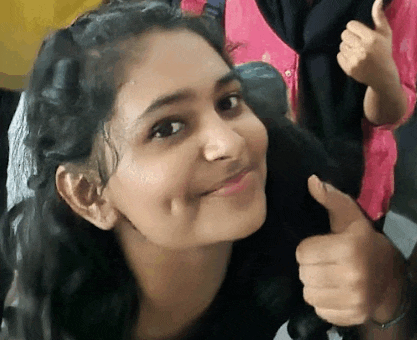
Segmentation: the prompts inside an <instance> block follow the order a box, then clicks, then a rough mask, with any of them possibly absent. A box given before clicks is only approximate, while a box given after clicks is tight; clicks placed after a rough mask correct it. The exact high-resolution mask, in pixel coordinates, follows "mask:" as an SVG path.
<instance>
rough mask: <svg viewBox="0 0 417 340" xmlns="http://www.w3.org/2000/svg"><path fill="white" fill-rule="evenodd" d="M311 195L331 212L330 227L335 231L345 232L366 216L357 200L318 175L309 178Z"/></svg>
mask: <svg viewBox="0 0 417 340" xmlns="http://www.w3.org/2000/svg"><path fill="white" fill-rule="evenodd" d="M308 190H309V192H310V194H311V196H312V197H313V198H314V199H315V200H316V201H317V202H318V203H320V204H321V205H322V206H323V207H324V208H326V209H327V211H328V213H329V220H330V228H331V230H332V232H334V233H342V232H344V231H345V230H346V229H347V228H348V227H349V226H350V225H351V224H352V223H353V222H355V221H357V220H358V219H363V218H365V217H364V215H363V214H362V211H361V210H360V208H359V207H358V205H357V204H356V202H355V201H354V200H353V199H352V198H351V197H350V196H349V195H347V194H345V193H343V192H341V191H340V190H338V189H336V188H335V187H334V186H332V185H331V184H328V183H324V182H322V181H321V180H320V179H319V178H318V177H317V176H316V175H312V176H310V177H309V179H308Z"/></svg>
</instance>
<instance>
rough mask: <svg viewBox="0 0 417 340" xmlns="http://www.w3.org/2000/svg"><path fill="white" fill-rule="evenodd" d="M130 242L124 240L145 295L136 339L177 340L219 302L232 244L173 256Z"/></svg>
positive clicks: (175, 252)
mask: <svg viewBox="0 0 417 340" xmlns="http://www.w3.org/2000/svg"><path fill="white" fill-rule="evenodd" d="M126 237H127V236H126ZM126 237H124V236H123V235H121V241H122V244H123V249H124V251H125V256H126V258H127V261H128V265H129V267H130V268H131V270H132V272H133V274H134V276H135V278H136V281H137V282H138V283H139V289H140V293H141V306H140V311H139V320H138V324H137V331H136V334H137V336H138V338H139V339H141V340H142V339H175V337H176V336H178V335H179V334H181V333H183V332H186V331H187V330H188V329H189V328H190V327H191V326H192V325H193V324H194V323H195V321H196V320H198V319H199V317H201V315H202V314H203V313H204V312H205V311H206V310H207V308H208V307H209V306H210V304H211V302H212V301H213V300H214V298H215V296H216V294H217V292H218V291H219V289H220V287H221V284H222V282H223V280H224V278H225V276H226V271H227V267H228V264H229V259H230V256H231V252H232V242H223V243H218V244H214V245H209V246H204V247H196V248H189V249H181V250H173V249H166V248H160V247H158V246H155V245H152V244H149V243H146V242H143V243H142V242H141V244H135V242H134V241H133V240H132V238H128V239H126ZM139 242H140V241H139Z"/></svg>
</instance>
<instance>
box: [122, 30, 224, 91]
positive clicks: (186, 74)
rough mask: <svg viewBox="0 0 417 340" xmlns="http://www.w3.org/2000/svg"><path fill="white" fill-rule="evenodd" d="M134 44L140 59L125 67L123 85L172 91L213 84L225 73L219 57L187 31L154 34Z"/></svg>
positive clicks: (200, 38) (204, 42)
mask: <svg viewBox="0 0 417 340" xmlns="http://www.w3.org/2000/svg"><path fill="white" fill-rule="evenodd" d="M137 44H138V45H139V46H138V47H139V52H138V54H140V55H138V58H133V59H132V60H131V62H129V63H128V64H127V65H126V66H125V76H124V84H131V85H132V84H133V85H136V87H140V86H141V85H142V87H143V88H144V89H148V90H150V89H159V88H160V87H163V88H164V89H167V90H175V88H177V89H178V88H183V87H190V86H192V85H194V84H195V85H197V84H198V83H199V82H202V81H207V82H210V81H212V82H213V81H215V79H218V78H219V77H221V76H222V75H223V74H224V73H226V72H228V71H229V66H228V65H227V64H226V62H225V61H224V60H223V58H222V56H221V55H220V54H219V53H218V52H217V51H216V50H215V49H214V48H213V47H212V46H210V45H209V43H208V42H207V41H206V40H205V39H204V38H203V37H201V36H199V35H198V34H196V33H193V32H190V31H187V30H176V31H168V32H161V31H155V32H152V33H149V34H147V36H146V37H145V38H144V40H141V41H138V43H137Z"/></svg>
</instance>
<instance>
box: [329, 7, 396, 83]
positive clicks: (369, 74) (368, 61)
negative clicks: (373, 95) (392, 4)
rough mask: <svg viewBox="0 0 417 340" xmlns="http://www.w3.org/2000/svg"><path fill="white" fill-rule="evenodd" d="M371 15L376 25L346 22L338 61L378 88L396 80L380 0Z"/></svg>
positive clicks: (349, 72) (360, 78) (390, 40)
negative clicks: (373, 27)
mask: <svg viewBox="0 0 417 340" xmlns="http://www.w3.org/2000/svg"><path fill="white" fill-rule="evenodd" d="M372 18H373V21H374V24H375V29H371V28H369V27H368V26H366V25H364V24H362V23H361V22H359V21H355V20H352V21H349V22H348V24H347V25H346V29H345V30H344V31H343V33H342V43H341V44H340V52H339V53H338V54H337V61H338V63H339V65H340V67H341V68H342V70H343V71H344V72H345V73H346V74H347V75H349V76H351V77H352V78H353V79H355V80H356V81H358V82H360V83H363V84H365V85H367V86H370V87H372V88H373V89H374V90H376V91H380V90H383V88H384V87H385V86H387V85H389V84H391V83H392V82H393V81H394V82H398V83H399V75H398V71H397V67H396V65H395V62H394V59H393V57H392V31H391V27H390V25H389V23H388V20H387V18H386V17H385V13H384V10H383V0H375V2H374V4H373V6H372Z"/></svg>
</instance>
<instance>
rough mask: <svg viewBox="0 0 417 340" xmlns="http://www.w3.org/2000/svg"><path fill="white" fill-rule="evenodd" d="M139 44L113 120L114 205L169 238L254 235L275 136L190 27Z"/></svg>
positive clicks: (151, 238)
mask: <svg viewBox="0 0 417 340" xmlns="http://www.w3.org/2000/svg"><path fill="white" fill-rule="evenodd" d="M137 47H138V48H137V50H138V51H140V52H138V58H137V59H135V58H131V59H130V62H129V63H128V64H127V65H126V66H125V68H124V71H125V72H124V81H123V82H122V85H121V86H120V90H119V92H118V96H117V99H116V107H115V108H116V110H115V115H114V117H113V118H112V120H111V122H110V131H111V136H113V137H112V138H114V143H115V144H116V147H117V149H119V157H120V159H119V163H118V166H117V168H116V170H115V172H114V173H113V174H112V175H111V177H110V180H109V182H108V185H107V188H106V190H107V193H108V195H109V196H108V197H109V198H110V201H111V204H112V205H113V206H114V207H115V208H116V209H117V210H118V211H119V212H120V213H121V215H122V216H123V217H124V219H125V221H126V222H128V223H131V225H132V226H133V227H134V228H135V229H137V230H138V231H139V233H138V235H142V236H144V237H145V238H146V240H147V241H148V242H152V243H153V244H157V245H159V246H162V247H169V248H185V247H195V246H199V245H207V244H213V243H216V242H221V241H229V240H236V239H240V238H244V237H246V236H248V235H250V234H252V233H253V232H255V231H256V230H257V229H259V227H260V226H261V225H262V223H263V222H264V219H265V215H266V198H265V191H264V188H265V181H266V149H267V142H268V141H267V134H266V130H265V128H264V126H263V124H262V123H261V122H260V121H259V120H258V118H257V117H256V116H255V115H254V113H253V112H252V111H251V110H250V109H249V108H248V107H247V106H246V105H245V103H244V102H243V100H242V98H241V94H240V93H241V85H240V83H239V81H238V80H237V79H236V78H235V77H234V75H233V73H232V72H231V70H230V68H229V67H228V65H227V64H226V63H225V62H224V60H223V59H222V58H221V56H220V55H219V54H218V53H217V52H216V51H215V50H214V49H213V48H212V47H211V46H210V45H209V44H208V43H207V42H206V41H205V40H204V39H203V38H202V37H200V36H198V35H196V34H194V33H191V32H189V31H186V30H180V31H175V32H152V33H149V34H148V35H147V36H146V37H144V38H142V39H141V41H140V45H139V44H138V45H137ZM139 47H140V48H139ZM134 50H135V49H134ZM139 56H140V58H139ZM116 228H117V227H116Z"/></svg>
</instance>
